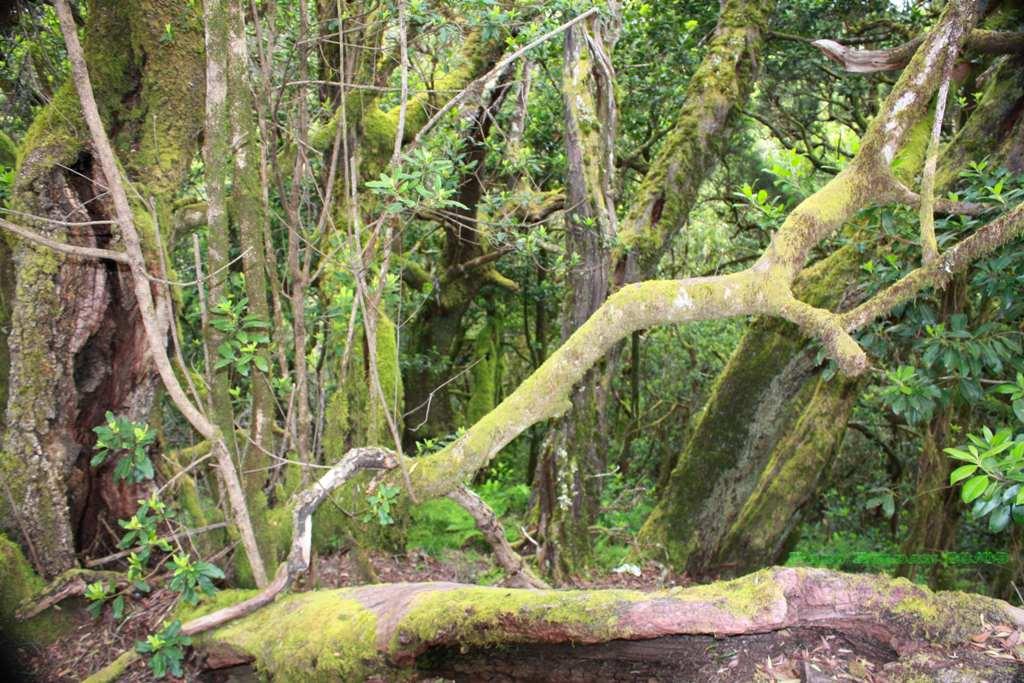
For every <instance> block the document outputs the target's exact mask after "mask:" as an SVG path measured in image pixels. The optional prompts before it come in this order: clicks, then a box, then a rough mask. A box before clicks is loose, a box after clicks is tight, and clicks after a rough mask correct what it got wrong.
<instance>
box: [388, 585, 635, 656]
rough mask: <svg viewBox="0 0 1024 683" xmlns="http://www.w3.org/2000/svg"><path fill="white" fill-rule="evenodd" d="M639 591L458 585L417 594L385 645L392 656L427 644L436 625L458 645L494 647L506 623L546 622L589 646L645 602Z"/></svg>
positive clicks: (608, 634) (501, 639)
mask: <svg viewBox="0 0 1024 683" xmlns="http://www.w3.org/2000/svg"><path fill="white" fill-rule="evenodd" d="M647 597H648V595H647V594H644V593H641V592H639V591H628V590H602V591H558V592H555V591H528V590H513V589H507V588H493V587H487V586H460V587H459V588H458V590H457V591H444V590H434V591H429V592H425V593H422V594H420V595H417V596H416V597H415V598H414V599H413V602H412V604H411V605H410V608H409V610H408V611H407V613H406V615H405V616H404V618H403V619H402V620H401V622H400V624H399V625H398V628H396V629H395V632H394V635H393V637H392V639H391V642H390V649H391V651H392V652H396V651H398V650H401V649H408V648H409V645H410V643H415V642H429V641H430V640H433V639H434V638H436V637H437V635H438V633H439V626H441V628H443V632H444V634H445V637H446V638H449V639H451V641H453V642H458V643H460V644H461V645H465V646H472V645H495V644H498V643H503V642H508V641H509V631H508V623H509V621H510V620H512V621H515V620H522V621H523V622H524V623H536V622H549V623H551V624H552V625H557V627H558V629H559V630H560V631H562V632H564V633H566V634H567V637H566V640H580V641H589V642H593V641H595V640H601V639H607V638H610V637H614V636H615V635H616V634H617V632H616V627H617V626H618V625H619V621H620V617H621V614H622V611H623V608H624V607H625V606H626V605H628V603H631V602H636V601H639V600H643V599H645V598H647Z"/></svg>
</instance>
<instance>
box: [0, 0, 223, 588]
mask: <svg viewBox="0 0 1024 683" xmlns="http://www.w3.org/2000/svg"><path fill="white" fill-rule="evenodd" d="M167 24H173V25H174V26H175V41H174V43H173V44H170V45H164V44H162V43H161V35H162V33H163V31H164V26H166V25H167ZM85 36H86V48H85V52H86V58H87V59H88V60H89V62H90V68H91V71H92V77H93V81H94V83H95V93H96V97H97V100H98V102H99V106H100V110H101V113H102V115H103V116H104V117H105V118H106V120H107V125H108V128H109V129H110V130H111V131H112V132H114V133H117V134H118V140H119V141H121V144H123V145H125V148H131V149H133V153H132V154H130V155H126V156H125V158H126V159H127V161H126V163H125V170H126V171H127V173H128V174H129V177H130V178H131V179H132V180H133V181H134V182H135V183H136V184H137V186H138V187H139V188H140V191H141V192H142V193H143V196H147V197H148V196H154V195H155V196H156V197H157V198H160V199H163V198H166V193H168V192H171V191H173V190H175V189H176V188H177V186H178V183H179V182H180V180H181V179H182V177H183V175H184V172H185V170H186V169H187V164H188V161H189V160H190V159H191V157H192V154H193V153H194V149H195V140H196V138H197V134H198V132H199V130H200V129H201V126H202V107H198V108H196V107H195V105H194V97H195V95H194V93H195V92H196V89H197V88H198V89H199V91H200V92H201V91H202V83H203V70H202V29H201V27H200V25H199V23H198V21H197V17H196V15H195V13H194V12H192V11H191V10H188V11H185V12H182V11H181V10H180V8H168V7H166V6H164V5H163V4H160V3H151V2H116V3H115V2H105V1H99V0H97V1H95V2H93V3H92V4H91V7H90V12H89V14H88V21H87V24H86V28H85ZM154 83H159V87H154V85H153V84H154ZM132 93H135V95H134V96H133V97H129V95H130V94H132ZM154 126H156V135H154V128H153V127H154ZM23 150H24V154H23V162H22V164H21V166H20V168H19V169H18V176H17V180H16V186H15V195H14V206H15V207H16V208H18V209H19V210H22V211H26V212H28V213H30V214H34V215H37V216H40V217H43V218H44V219H50V221H53V222H47V221H45V220H40V221H36V222H35V225H34V228H35V229H36V231H37V232H40V233H42V234H44V235H48V236H50V237H51V238H53V239H56V240H57V241H67V242H68V243H70V244H79V245H86V246H94V247H107V246H108V245H115V244H117V240H118V237H117V236H116V235H115V234H113V231H112V229H111V226H112V222H113V221H114V220H115V216H114V210H113V207H112V206H111V202H110V200H109V198H107V197H103V196H102V191H101V190H99V189H97V187H106V185H107V182H106V179H105V178H104V177H103V173H102V172H101V171H100V168H99V164H98V163H95V162H94V160H93V150H92V144H91V141H90V137H89V132H88V130H87V128H86V126H85V125H84V122H83V118H82V114H81V106H80V104H79V101H78V95H77V94H76V92H75V88H74V87H73V85H72V83H71V82H70V81H69V82H68V83H66V84H65V85H64V86H63V87H62V88H61V89H60V90H59V91H58V93H57V95H56V96H55V98H54V100H53V101H52V102H51V103H50V104H49V105H48V106H47V107H46V108H44V109H43V110H42V112H41V113H40V114H39V116H38V117H37V119H36V120H35V121H34V122H33V125H32V127H31V129H30V131H29V133H28V134H27V135H26V138H25V140H24V142H23ZM69 220H70V221H79V222H87V221H97V220H100V221H104V220H105V221H110V222H111V223H108V224H94V225H87V226H67V225H66V224H65V223H64V222H63V221H69ZM139 221H140V224H142V225H144V227H145V230H146V231H148V234H146V235H145V237H146V240H145V242H146V248H147V249H148V250H149V254H150V255H151V256H152V263H153V264H154V265H156V264H158V263H159V259H158V258H157V257H156V253H157V252H156V248H157V243H156V241H155V240H154V239H153V235H152V230H153V229H155V226H153V225H151V224H150V221H149V218H148V216H145V215H140V216H139ZM168 225H169V221H168ZM13 258H14V263H15V279H16V286H15V301H14V305H13V310H12V314H11V334H10V337H9V340H8V341H9V346H10V354H11V374H10V393H9V399H8V403H7V431H6V434H5V436H4V449H3V455H0V469H2V470H3V472H4V475H3V476H4V478H5V479H6V480H7V483H8V486H9V488H10V498H9V499H8V497H7V496H4V497H3V498H2V499H0V511H2V514H0V526H2V527H3V528H4V529H6V530H9V531H10V532H11V533H12V535H14V537H16V538H18V539H19V540H20V541H21V542H22V543H26V539H25V537H24V535H25V534H27V535H28V536H31V537H32V539H31V542H32V543H33V544H34V545H35V546H36V551H37V553H36V554H37V556H38V558H39V564H40V566H39V569H40V570H41V572H42V573H43V574H44V575H46V576H54V575H56V574H58V573H60V572H62V571H64V570H66V569H68V568H70V567H72V566H74V565H75V563H76V559H75V555H76V552H77V551H78V550H82V549H85V548H88V547H91V546H94V545H99V546H103V545H105V544H107V543H109V542H110V539H107V538H104V537H102V536H100V529H101V528H102V523H101V522H100V519H101V518H102V519H105V520H106V521H107V523H109V524H111V525H113V524H115V520H116V519H117V518H120V517H127V516H130V515H131V513H132V512H133V511H134V508H135V505H136V503H137V501H136V499H137V498H138V497H139V496H138V492H137V491H135V490H133V489H132V487H125V486H121V485H114V483H113V480H112V478H111V471H112V465H105V466H103V467H101V468H99V469H93V468H91V467H90V466H89V458H90V455H91V449H92V446H93V444H94V443H95V435H94V434H93V433H92V428H93V427H94V426H96V425H97V424H100V423H102V422H103V420H104V417H103V416H104V413H105V412H106V411H107V410H111V411H113V412H115V413H120V414H126V415H128V416H129V417H130V418H132V419H135V420H139V421H145V420H146V418H147V415H148V413H149V409H150V406H151V404H152V400H153V397H154V394H155V391H156V386H157V384H156V382H157V378H156V375H155V373H154V372H153V366H152V364H151V363H150V362H149V360H148V358H147V355H148V351H147V342H146V337H145V333H144V330H143V325H142V323H141V319H140V317H139V313H138V307H137V303H136V301H135V296H134V293H133V286H132V281H131V276H130V274H129V271H128V268H127V267H125V266H124V265H114V264H112V263H110V262H103V261H94V260H91V259H82V258H78V257H65V256H62V255H59V254H57V253H54V252H52V251H50V250H49V249H47V248H43V247H39V246H35V245H32V244H30V243H29V242H26V241H19V242H17V243H16V244H15V245H14V248H13ZM153 271H154V272H159V268H158V267H154V268H153ZM8 500H11V501H13V504H14V506H15V507H16V508H17V510H18V516H20V517H21V519H22V522H23V525H19V524H18V523H17V520H16V519H15V515H14V513H13V511H12V510H11V508H10V503H9V502H8ZM21 526H24V532H23V531H22V528H20V527H21Z"/></svg>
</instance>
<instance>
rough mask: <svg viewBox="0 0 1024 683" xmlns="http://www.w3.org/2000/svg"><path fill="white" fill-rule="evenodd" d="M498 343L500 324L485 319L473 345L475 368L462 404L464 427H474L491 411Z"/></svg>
mask: <svg viewBox="0 0 1024 683" xmlns="http://www.w3.org/2000/svg"><path fill="white" fill-rule="evenodd" d="M500 341H501V329H500V321H497V320H490V319H489V321H488V324H487V325H486V326H485V327H484V328H483V329H482V330H480V332H479V333H478V334H477V338H476V340H475V341H474V343H473V357H474V361H475V365H473V370H472V379H471V381H470V396H469V401H468V402H467V403H466V417H465V420H464V423H465V424H475V423H476V422H477V420H479V419H480V418H482V417H483V416H484V415H486V414H487V413H489V412H491V411H492V410H494V406H495V402H496V399H497V397H498V383H499V381H500V376H499V374H498V373H499V371H500V354H499V352H498V344H500Z"/></svg>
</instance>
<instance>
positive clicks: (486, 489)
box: [406, 479, 530, 557]
mask: <svg viewBox="0 0 1024 683" xmlns="http://www.w3.org/2000/svg"><path fill="white" fill-rule="evenodd" d="M474 490H475V491H476V493H477V494H479V495H480V497H481V498H483V500H484V502H485V503H487V504H488V505H489V506H490V507H491V509H492V510H494V513H495V514H496V515H498V518H499V519H500V520H501V522H502V525H503V526H504V528H505V535H506V537H507V538H508V540H509V542H510V543H515V542H516V541H518V540H519V539H520V538H522V532H521V531H520V526H521V523H522V519H523V516H524V515H525V514H526V506H527V499H528V498H529V495H530V489H529V487H527V486H526V485H525V484H513V483H511V482H508V483H506V482H505V481H502V480H500V479H491V480H488V481H486V482H484V483H483V484H482V485H481V486H478V487H474ZM406 547H407V549H409V550H422V551H424V552H426V553H428V554H429V555H432V556H434V557H443V555H444V554H445V552H446V551H449V550H460V549H464V548H474V549H477V550H480V551H483V552H486V551H487V550H488V547H489V546H488V545H487V541H486V540H485V539H484V537H483V535H482V534H481V533H480V532H479V531H478V530H477V528H476V524H475V523H474V521H473V518H472V517H470V516H469V513H468V512H466V511H465V510H463V509H462V508H461V507H460V506H459V505H458V504H457V503H455V502H454V501H452V500H449V499H448V498H435V499H433V500H428V501H425V502H424V503H423V504H421V505H417V506H416V507H414V508H413V510H412V522H411V525H410V527H409V538H408V542H407V545H406Z"/></svg>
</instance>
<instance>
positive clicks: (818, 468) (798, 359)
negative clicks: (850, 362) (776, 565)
mask: <svg viewBox="0 0 1024 683" xmlns="http://www.w3.org/2000/svg"><path fill="white" fill-rule="evenodd" d="M859 263H860V256H859V255H858V253H857V249H856V248H855V247H852V246H850V247H845V248H843V249H841V250H839V251H838V252H836V253H835V254H833V255H832V256H830V257H829V258H827V259H825V260H824V261H822V262H820V263H818V264H816V265H815V266H813V267H812V268H810V269H808V270H807V271H805V273H803V274H802V275H801V277H800V279H799V280H798V281H797V285H796V287H797V291H799V292H801V294H800V295H799V296H801V298H802V299H804V300H807V301H814V302H816V305H822V306H829V307H831V306H834V305H836V304H837V303H838V301H839V299H840V298H841V294H842V289H841V288H840V287H837V286H836V283H846V282H849V281H850V280H851V279H853V278H854V277H855V276H856V274H857V272H858V271H859ZM852 386H853V383H852V382H850V381H849V380H844V379H843V378H841V377H835V378H833V379H832V380H831V381H827V380H823V379H822V378H821V373H820V369H819V368H818V367H816V364H815V361H814V351H813V350H812V349H810V348H809V345H808V343H807V342H806V341H805V340H804V339H803V338H802V336H801V335H800V333H799V331H798V330H797V329H796V328H795V327H794V326H792V325H791V324H789V323H786V322H782V321H778V320H770V319H763V320H758V321H756V322H755V323H754V324H753V325H752V326H751V328H750V330H748V331H747V333H746V334H745V335H744V337H743V339H742V340H741V341H740V343H739V346H738V347H737V348H736V350H735V351H734V352H733V355H732V357H731V358H730V359H729V362H728V364H727V365H726V367H725V368H724V369H723V370H722V373H721V374H720V375H719V377H718V379H717V380H716V382H715V385H714V388H713V389H712V392H711V395H710V397H709V398H708V401H707V404H706V405H705V407H704V409H703V411H702V413H701V415H700V418H699V420H698V422H697V425H696V427H695V429H694V433H693V436H692V437H691V438H690V440H689V442H687V444H686V447H685V449H684V450H683V453H682V454H681V455H680V456H679V459H678V461H677V463H676V466H675V468H674V469H673V471H672V474H671V476H670V477H669V480H668V484H667V486H666V487H665V488H664V489H663V491H662V493H661V495H660V498H659V501H658V504H657V505H656V507H655V509H654V511H653V512H652V513H651V515H650V517H649V518H648V520H647V522H646V523H645V524H644V527H643V529H642V530H641V533H640V542H641V545H642V546H644V547H645V549H646V550H647V551H648V552H651V553H652V554H654V555H655V556H661V557H664V558H665V559H667V560H668V561H670V562H671V563H672V564H673V565H675V566H678V567H685V568H686V569H687V570H689V571H691V572H693V573H695V574H705V573H708V572H717V571H725V572H729V571H742V570H745V569H748V568H750V567H752V566H757V565H758V564H759V563H760V564H762V565H763V564H767V563H770V562H771V561H773V560H775V559H776V557H775V554H776V553H778V552H779V550H780V548H781V542H782V540H783V539H784V537H785V536H786V535H787V533H788V531H789V530H790V529H791V528H792V526H793V524H795V522H796V521H797V520H798V519H799V511H800V507H799V505H797V506H795V507H794V505H793V503H801V502H804V501H806V500H807V499H808V498H809V496H810V495H811V494H813V492H814V491H815V490H816V487H817V484H818V482H819V481H820V477H821V474H822V471H823V469H824V468H825V467H827V465H828V461H829V458H828V455H829V454H831V453H832V452H833V451H834V450H835V448H836V446H837V445H838V444H839V442H840V440H841V439H842V434H843V429H844V427H845V424H846V417H847V416H848V415H849V412H850V410H851V409H852V406H853V401H852V398H853V397H852V395H851V391H852ZM823 420H824V422H822V421H823ZM805 468H806V469H805ZM781 475H788V476H789V479H788V480H787V482H788V484H789V486H790V487H791V489H790V490H789V491H788V492H786V491H783V489H784V488H785V487H784V486H783V485H782V484H783V482H781V481H778V482H775V481H774V480H773V477H774V476H781ZM776 487H778V488H776ZM782 493H785V495H780V494H782ZM741 520H743V521H741ZM746 523H749V524H750V525H751V526H750V530H749V533H748V531H746V530H744V529H743V528H742V526H743V524H746ZM760 534H768V535H765V536H761V535H760ZM755 536H756V538H755ZM745 543H754V544H755V545H754V548H753V550H751V549H750V548H745V547H744V544H745Z"/></svg>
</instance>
